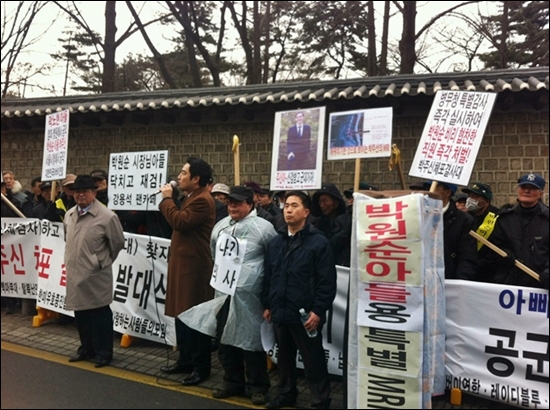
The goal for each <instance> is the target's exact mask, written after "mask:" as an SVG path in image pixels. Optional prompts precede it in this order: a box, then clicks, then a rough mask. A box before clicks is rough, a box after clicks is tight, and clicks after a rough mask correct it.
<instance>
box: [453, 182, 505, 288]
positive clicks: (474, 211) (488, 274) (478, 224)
mask: <svg viewBox="0 0 550 410" xmlns="http://www.w3.org/2000/svg"><path fill="white" fill-rule="evenodd" d="M462 192H464V193H466V194H467V195H468V198H467V199H466V208H467V209H468V213H469V214H470V215H472V217H473V218H474V223H473V225H472V230H474V231H476V232H477V233H478V234H479V235H481V236H483V237H484V238H485V239H489V237H490V236H491V234H492V233H493V230H494V228H495V222H496V220H497V218H498V213H499V209H498V208H497V207H496V206H493V205H491V200H492V199H493V191H492V190H491V187H490V186H489V185H487V184H484V183H483V182H474V183H473V184H472V185H470V186H469V187H467V188H463V189H462ZM477 252H478V253H477V256H478V265H479V271H478V274H477V276H476V277H475V280H477V281H479V282H490V281H491V278H492V276H493V272H492V267H491V266H486V265H482V261H483V259H484V257H485V255H486V254H487V252H493V251H492V250H490V249H489V248H487V247H486V246H485V245H483V243H481V242H480V241H477Z"/></svg>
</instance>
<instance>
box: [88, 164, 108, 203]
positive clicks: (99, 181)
mask: <svg viewBox="0 0 550 410" xmlns="http://www.w3.org/2000/svg"><path fill="white" fill-rule="evenodd" d="M90 175H91V176H92V178H93V180H94V184H95V186H96V187H97V193H96V199H97V200H98V201H99V202H101V203H102V204H103V205H105V206H107V205H108V204H109V195H108V193H107V178H108V175H107V172H105V171H103V170H102V169H96V170H95V171H92V173H91V174H90Z"/></svg>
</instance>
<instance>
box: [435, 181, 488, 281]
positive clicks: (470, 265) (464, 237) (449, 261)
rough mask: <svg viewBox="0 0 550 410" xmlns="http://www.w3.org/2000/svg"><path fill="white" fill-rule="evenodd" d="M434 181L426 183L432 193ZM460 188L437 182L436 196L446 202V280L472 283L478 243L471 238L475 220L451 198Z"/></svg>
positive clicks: (444, 241)
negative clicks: (462, 280) (469, 281)
mask: <svg viewBox="0 0 550 410" xmlns="http://www.w3.org/2000/svg"><path fill="white" fill-rule="evenodd" d="M430 186H431V182H429V183H426V184H425V189H426V190H429V188H430ZM456 190H457V186H456V185H455V184H451V183H448V182H438V183H437V188H436V190H435V192H436V193H438V194H439V196H440V198H441V200H442V201H443V248H444V257H445V279H465V280H473V279H474V278H475V277H476V275H477V269H478V268H477V250H476V240H475V239H474V238H473V237H472V236H470V233H469V232H470V230H471V229H472V224H473V223H474V219H473V218H472V216H471V215H469V214H468V213H466V212H463V211H461V210H459V209H457V207H456V205H455V203H454V201H453V199H452V196H453V195H454V194H455V193H456Z"/></svg>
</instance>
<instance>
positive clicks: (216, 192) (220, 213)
mask: <svg viewBox="0 0 550 410" xmlns="http://www.w3.org/2000/svg"><path fill="white" fill-rule="evenodd" d="M212 182H213V181H212ZM208 186H209V187H210V194H211V195H212V198H214V203H215V204H216V223H217V222H220V221H221V220H222V219H223V218H225V217H226V216H227V215H228V213H227V197H228V195H229V187H228V186H227V185H225V184H222V183H217V184H212V183H209V184H208Z"/></svg>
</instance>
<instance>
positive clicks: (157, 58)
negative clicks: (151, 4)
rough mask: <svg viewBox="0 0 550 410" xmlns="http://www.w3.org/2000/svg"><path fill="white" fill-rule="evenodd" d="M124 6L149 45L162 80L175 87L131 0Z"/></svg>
mask: <svg viewBox="0 0 550 410" xmlns="http://www.w3.org/2000/svg"><path fill="white" fill-rule="evenodd" d="M126 6H127V7H128V9H129V10H130V13H132V17H133V18H134V21H135V22H136V24H137V26H138V28H139V31H140V32H141V35H142V36H143V39H144V40H145V43H147V46H148V47H149V50H151V52H152V53H153V58H154V59H155V61H156V62H157V64H158V66H159V69H160V72H161V74H162V77H163V78H164V80H165V81H166V82H167V83H168V85H169V86H170V88H176V84H175V83H174V80H173V79H172V76H171V75H170V72H169V71H168V69H167V68H166V65H165V64H164V59H163V58H162V55H161V54H160V53H159V52H158V50H157V49H156V47H155V46H154V45H153V42H152V41H151V39H150V38H149V35H148V34H147V31H145V27H144V25H143V23H142V22H141V19H140V18H139V14H138V13H137V12H136V10H135V9H134V6H133V5H132V2H131V1H126Z"/></svg>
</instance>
